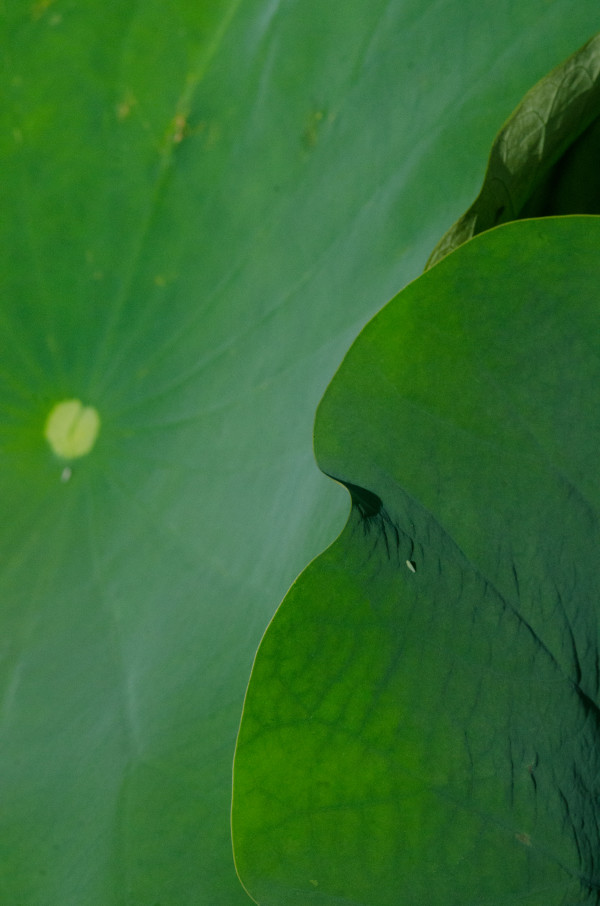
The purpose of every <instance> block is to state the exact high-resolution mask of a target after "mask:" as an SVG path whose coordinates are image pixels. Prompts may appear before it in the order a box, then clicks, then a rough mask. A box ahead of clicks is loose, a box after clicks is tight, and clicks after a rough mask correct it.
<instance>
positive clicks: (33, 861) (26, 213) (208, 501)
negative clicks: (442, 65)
mask: <svg viewBox="0 0 600 906" xmlns="http://www.w3.org/2000/svg"><path fill="white" fill-rule="evenodd" d="M474 11H475V12H477V15H475V14H474ZM480 11H481V7H480V5H477V6H475V5H474V4H473V5H472V6H471V7H466V6H464V5H462V4H461V5H460V6H456V5H455V4H445V5H443V8H442V9H440V6H439V4H438V3H426V4H423V2H421V0H418V2H417V0H414V2H412V0H411V2H407V0H392V2H383V0H376V2H369V3H365V2H364V0H351V2H344V3H340V2H333V3H328V4H323V3H322V2H320V0H302V2H297V0H286V2H283V0H281V2H277V0H212V2H210V3H198V2H195V0H175V2H172V3H169V4H168V5H167V4H165V3H164V2H162V0H148V2H145V3H143V4H140V3H137V2H133V0H103V2H102V3H100V2H99V0H89V2H87V3H85V4H75V3H73V2H70V0H39V2H38V0H35V2H32V3H20V4H15V3H7V4H4V5H3V6H2V10H1V16H2V19H1V28H2V33H3V38H4V40H3V42H2V44H3V50H4V52H3V64H2V65H3V67H4V69H3V72H4V86H5V92H4V97H3V102H2V109H1V111H0V116H1V128H0V157H1V160H2V177H3V178H2V181H1V182H2V185H1V193H2V194H1V206H2V207H1V209H2V217H0V255H1V259H2V265H1V268H0V272H1V274H2V295H1V296H0V349H1V350H2V354H1V356H0V388H1V392H0V456H1V461H2V470H1V472H0V500H1V501H2V511H3V514H4V519H3V520H2V525H1V527H0V557H1V563H2V570H1V574H0V602H1V624H0V625H1V628H2V639H3V647H2V659H1V662H0V664H1V674H0V683H1V689H2V711H1V716H2V719H1V722H0V732H1V750H2V772H1V776H2V784H3V794H2V796H3V798H2V809H1V812H0V841H1V848H2V853H3V871H2V875H1V877H0V900H1V901H2V902H5V903H7V904H10V906H13V904H19V906H40V904H44V906H65V904H70V903H77V904H79V903H85V904H86V906H116V904H118V906H120V904H127V906H137V904H140V906H154V904H155V903H160V904H161V906H186V904H190V906H204V904H206V906H237V904H238V903H240V904H241V903H244V902H247V897H246V895H245V894H244V892H243V890H242V889H241V888H240V886H239V883H238V881H237V878H236V876H235V872H234V868H233V861H232V857H231V842H230V831H229V806H230V789H231V761H232V753H233V748H234V744H235V735H236V730H237V725H238V721H239V714H240V711H241V706H242V699H243V692H244V688H245V685H246V679H247V675H248V672H249V670H250V666H251V660H252V655H253V653H254V651H255V648H256V645H257V644H258V641H259V639H260V636H261V633H262V631H263V629H264V626H265V625H266V623H267V621H268V619H269V618H270V616H271V615H272V613H273V611H274V610H275V607H276V605H277V603H278V601H279V600H281V597H282V596H283V594H284V592H285V590H286V588H287V587H288V586H289V584H290V582H291V581H292V580H293V578H294V576H295V575H296V574H297V573H298V571H299V570H300V569H301V568H302V566H303V564H304V563H306V562H307V561H308V560H309V559H310V558H311V557H312V556H314V555H315V554H316V552H317V551H319V550H321V549H322V547H323V545H324V544H326V543H327V542H328V541H329V540H330V539H331V538H332V537H334V535H335V533H336V532H337V531H339V528H340V526H341V524H342V522H343V520H344V518H345V513H346V510H347V504H346V500H345V496H344V495H343V494H342V493H341V492H339V489H336V488H335V487H333V486H331V487H330V484H331V483H330V482H327V481H326V480H325V479H324V478H322V476H320V475H319V473H318V471H317V469H316V468H315V467H314V462H313V460H312V455H311V425H312V419H313V413H314V410H315V407H316V405H317V401H318V399H319V398H320V396H321V394H322V392H323V389H324V388H325V386H326V385H327V382H328V381H329V379H330V377H331V375H332V373H333V370H334V369H335V366H336V363H337V362H338V361H339V359H340V357H341V355H342V354H343V351H344V350H345V349H346V348H347V346H348V344H349V342H350V341H351V339H352V337H354V336H355V334H356V332H357V331H358V329H359V328H360V326H361V325H362V324H363V323H364V322H365V320H366V319H367V318H368V317H370V316H371V315H372V314H373V313H374V312H375V311H376V310H377V309H378V308H379V307H380V306H381V305H382V304H383V303H384V302H386V301H387V299H389V298H390V297H391V295H392V294H393V293H394V292H395V291H396V290H397V288H398V287H399V286H401V285H403V284H404V283H405V282H406V281H407V280H409V279H411V278H412V277H414V276H415V275H416V274H417V273H418V272H419V271H420V269H421V268H422V267H423V264H424V261H425V258H426V255H427V252H428V250H429V249H430V248H431V247H432V245H433V242H434V241H435V238H436V237H437V236H439V235H440V234H441V233H442V232H443V230H444V229H445V228H446V227H447V226H448V224H449V223H451V222H452V220H453V219H454V218H455V216H456V212H457V211H459V210H461V209H462V208H463V207H464V206H466V204H467V202H468V199H469V198H470V197H472V195H473V192H474V189H475V186H476V184H477V181H478V179H480V176H481V172H480V171H479V170H478V169H477V168H478V166H479V162H480V161H481V160H482V159H483V157H482V155H483V154H484V152H485V149H486V148H487V147H489V144H490V141H491V139H492V137H493V134H494V132H495V130H496V127H497V123H498V121H500V122H501V121H502V119H503V118H504V117H505V116H506V115H507V114H508V113H509V111H510V110H511V109H512V107H514V105H515V103H516V102H517V101H518V99H519V97H521V96H522V94H523V92H524V91H525V90H526V89H527V87H528V86H529V85H530V84H532V83H533V81H535V79H536V78H539V77H540V76H541V75H542V74H543V73H544V72H546V71H547V70H548V69H549V68H550V67H551V66H552V65H555V64H556V63H557V62H558V61H559V60H560V59H562V58H563V57H564V56H565V55H566V54H567V53H569V52H570V51H571V50H572V48H573V47H577V46H578V45H579V44H581V43H582V42H583V41H584V40H585V39H586V37H587V36H588V35H589V34H591V33H592V32H593V31H594V30H595V28H596V27H597V24H596V20H597V7H596V3H595V2H592V0H582V2H581V3H580V4H578V7H577V10H576V11H575V12H573V10H572V9H571V4H570V3H567V2H566V0H564V2H563V0H557V2H555V3H553V4H552V8H551V9H549V8H548V4H547V3H546V0H527V2H525V3H522V2H521V3H519V4H514V3H512V2H508V0H502V2H499V3H495V4H493V5H492V4H490V8H489V11H488V13H489V17H488V18H487V19H486V20H485V21H484V18H483V17H481V16H480V15H479V13H480ZM566 11H568V12H569V15H568V16H566ZM565 19H566V20H567V21H566V22H565ZM490 28H493V30H494V34H495V43H494V46H493V47H492V46H490V45H489V43H488V40H487V38H488V34H489V30H490ZM432 59H436V60H439V59H444V60H447V61H448V71H447V73H446V74H445V77H444V78H443V79H440V78H439V73H438V71H437V70H436V68H435V67H433V66H432V65H431V60H432ZM424 212H426V216H425V214H424ZM68 401H77V402H78V405H76V406H75V407H74V408H73V410H69V411H72V412H83V411H92V410H93V411H95V412H96V413H97V415H98V419H99V430H98V433H97V435H96V436H95V439H94V440H93V446H92V447H91V448H90V449H89V452H87V453H84V454H82V455H79V456H76V457H75V458H66V459H65V458H60V457H57V456H56V455H55V453H53V452H52V449H51V447H50V445H49V443H48V441H47V438H46V436H45V434H47V432H48V418H49V416H50V413H51V412H52V411H53V410H54V407H55V406H56V405H57V404H60V403H62V402H68ZM70 417H72V418H73V422H68V424H66V423H63V425H62V428H61V431H63V434H61V435H60V436H61V437H62V441H63V442H64V443H62V442H61V445H60V448H59V449H62V450H63V451H67V452H69V451H70V452H71V453H72V452H74V451H75V452H77V451H79V450H81V445H80V444H78V443H75V441H74V438H75V436H76V433H75V435H73V434H72V432H73V431H74V430H75V429H74V424H75V421H76V418H77V416H70ZM67 421H68V420H67ZM65 425H66V426H65ZM50 434H51V436H53V435H52V432H50ZM59 434H60V432H59ZM65 435H66V440H65ZM88 440H89V438H88ZM83 447H84V448H85V444H84V445H83ZM55 449H56V447H55ZM336 491H338V493H336Z"/></svg>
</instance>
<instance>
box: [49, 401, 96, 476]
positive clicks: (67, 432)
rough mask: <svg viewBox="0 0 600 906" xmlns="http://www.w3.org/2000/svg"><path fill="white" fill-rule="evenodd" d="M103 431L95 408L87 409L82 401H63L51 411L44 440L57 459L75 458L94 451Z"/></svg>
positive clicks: (89, 407) (88, 407)
mask: <svg viewBox="0 0 600 906" xmlns="http://www.w3.org/2000/svg"><path fill="white" fill-rule="evenodd" d="M99 430H100V416H99V415H98V412H97V411H96V409H94V407H93V406H84V405H83V403H81V401H80V400H63V401H62V402H61V403H57V404H56V405H55V406H54V407H53V408H52V409H51V411H50V414H49V416H48V418H47V419H46V425H45V428H44V437H45V438H46V440H47V441H48V443H49V444H50V447H51V448H52V451H53V452H54V453H56V455H57V456H60V457H62V458H63V459H75V458H76V457H78V456H85V454H86V453H89V452H90V450H91V449H92V447H93V446H94V444H95V442H96V438H97V437H98V431H99ZM64 474H65V472H64V471H63V475H64ZM69 477H70V475H69ZM64 480H65V479H64V478H63V481H64ZM66 480H68V479H66Z"/></svg>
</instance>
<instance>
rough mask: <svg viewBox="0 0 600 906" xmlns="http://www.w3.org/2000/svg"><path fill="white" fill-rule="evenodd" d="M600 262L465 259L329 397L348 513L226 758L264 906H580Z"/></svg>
mask: <svg viewBox="0 0 600 906" xmlns="http://www.w3.org/2000/svg"><path fill="white" fill-rule="evenodd" d="M599 242H600V219H598V218H586V217H572V218H571V217H569V218H556V219H544V220H529V221H519V222H515V223H511V224H508V225H506V226H503V227H500V228H498V229H496V230H493V231H490V232H487V233H484V234H483V235H481V236H479V237H476V238H475V239H473V240H472V241H471V242H469V243H467V244H466V245H464V246H463V247H461V248H460V249H458V250H457V251H456V252H455V253H454V254H453V255H450V256H448V257H447V258H446V259H444V261H442V262H440V264H438V265H437V266H436V267H435V268H433V269H432V270H430V271H428V272H426V273H425V274H424V275H423V276H422V277H421V278H419V279H418V280H417V281H415V282H414V283H412V284H411V285H410V286H409V287H407V288H406V289H405V290H404V291H402V292H401V293H400V294H399V295H398V296H397V297H396V298H395V299H394V300H393V301H392V302H390V303H389V304H388V305H387V306H386V307H385V308H384V309H383V311H382V312H381V313H380V314H379V315H377V317H375V318H374V320H373V321H371V323H370V324H369V325H368V326H367V327H366V328H365V329H364V330H363V332H362V333H361V335H360V336H359V338H358V340H357V341H356V343H355V344H354V346H353V347H352V348H351V350H350V352H349V353H348V355H347V356H346V358H345V360H344V362H343V364H342V366H341V368H340V370H339V372H338V373H337V375H336V376H335V378H334V380H333V381H332V383H331V385H330V387H329V388H328V390H327V392H326V394H325V397H324V399H323V401H322V403H321V405H320V407H319V410H318V414H317V422H316V428H315V446H316V452H317V457H318V460H319V464H320V466H321V468H322V469H323V470H324V471H325V472H327V473H328V474H330V475H331V476H333V477H335V478H336V479H337V480H338V481H341V482H343V483H344V484H346V485H347V486H348V487H349V488H350V491H351V494H352V498H353V507H352V512H351V515H350V518H349V521H348V523H347V525H346V528H345V529H344V531H343V533H342V534H341V536H340V537H339V539H338V540H337V541H336V542H335V543H334V544H333V545H332V546H331V547H330V548H329V549H328V550H327V551H326V552H325V553H324V554H323V555H322V556H321V557H319V558H318V559H317V560H315V561H314V562H313V563H312V564H311V565H310V566H309V567H308V569H307V570H306V571H305V573H303V574H302V575H301V576H300V578H299V579H298V580H297V582H296V583H295V585H294V586H293V588H292V589H291V591H290V592H289V594H288V596H287V597H286V599H285V601H284V602H283V604H282V605H281V607H280V609H279V611H278V612H277V614H276V616H275V618H274V620H273V621H272V623H271V625H270V627H269V629H268V632H267V633H266V635H265V637H264V639H263V642H262V644H261V647H260V649H259V652H258V654H257V657H256V661H255V665H254V668H253V672H252V677H251V681H250V685H249V688H248V693H247V697H246V703H245V707H244V716H243V720H242V724H241V729H240V735H239V739H238V747H237V754H236V762H235V773H234V803H233V827H234V842H235V849H236V861H237V865H238V870H239V871H240V874H241V877H242V879H243V880H244V883H245V884H246V886H247V888H248V890H249V891H250V892H251V894H252V896H253V897H255V899H256V900H257V902H259V903H260V904H261V906H275V904H278V906H279V904H292V903H313V902H314V903H315V904H317V903H318V904H328V906H333V904H334V903H335V904H354V906H358V904H361V906H396V904H398V903H427V904H431V906H476V904H477V906H478V904H482V903H486V904H490V906H513V904H515V903H517V902H518V903H523V904H527V906H565V904H569V906H574V904H576V903H578V904H579V903H585V904H588V906H592V904H594V903H597V902H598V891H599V890H600V873H599V869H598V861H597V854H598V852H599V850H600V834H599V831H598V827H599V820H598V819H599V811H598V793H599V787H598V778H599V777H600V745H599V742H600V735H599V733H600V689H599V673H598V664H599V650H598V648H599V646H598V642H599V619H598V600H599V598H600V583H599V581H598V556H597V551H598V546H599V544H600V518H599V517H600V482H599V481H598V477H597V476H598V469H597V457H598V449H599V448H600V416H599V412H600V405H599V402H600V401H599V400H598V393H597V388H598V387H599V386H600V334H599V332H598V330H597V287H598V281H599V280H600V264H599V261H598V255H597V249H598V243H599Z"/></svg>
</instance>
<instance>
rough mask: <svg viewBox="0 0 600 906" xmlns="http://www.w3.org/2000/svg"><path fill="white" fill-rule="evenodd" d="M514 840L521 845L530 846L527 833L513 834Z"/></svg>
mask: <svg viewBox="0 0 600 906" xmlns="http://www.w3.org/2000/svg"><path fill="white" fill-rule="evenodd" d="M515 840H518V841H519V843H522V844H523V846H531V837H530V836H529V834H515Z"/></svg>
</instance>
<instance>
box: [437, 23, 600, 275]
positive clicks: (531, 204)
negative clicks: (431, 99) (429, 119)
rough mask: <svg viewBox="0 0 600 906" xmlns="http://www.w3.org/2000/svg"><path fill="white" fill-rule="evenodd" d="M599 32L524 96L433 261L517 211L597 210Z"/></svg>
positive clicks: (599, 190) (599, 197)
mask: <svg viewBox="0 0 600 906" xmlns="http://www.w3.org/2000/svg"><path fill="white" fill-rule="evenodd" d="M599 142H600V35H596V36H595V37H593V38H590V40H589V41H588V42H587V43H586V44H585V45H584V47H582V48H581V49H580V50H578V51H577V52H576V53H574V54H573V55H572V56H570V57H569V59H568V60H565V62H564V63H561V65H560V66H557V67H556V69H554V70H553V71H552V72H551V73H549V74H548V75H547V76H546V77H545V78H543V79H542V80H541V82H539V83H538V84H537V85H535V86H534V87H533V88H532V89H531V91H529V92H528V93H527V94H526V96H525V97H524V99H523V101H522V102H521V103H520V104H519V106H518V107H517V109H516V110H515V112H514V113H513V114H512V116H511V117H509V119H508V122H507V123H506V124H505V125H504V126H503V127H502V129H501V130H500V132H499V134H498V135H497V137H496V139H495V140H494V144H493V145H492V150H491V153H490V159H489V162H488V166H487V170H486V174H485V179H484V181H483V186H482V188H481V192H480V193H479V195H478V196H477V198H476V199H475V201H474V202H473V204H472V205H471V207H470V208H469V210H468V211H466V212H465V213H464V214H463V215H462V217H461V218H460V219H459V220H458V221H457V222H456V223H455V224H454V226H453V227H451V229H450V230H448V232H447V233H446V234H445V235H444V236H443V237H442V238H441V239H440V241H439V242H438V244H437V245H436V247H435V248H434V250H433V252H432V253H431V255H430V257H429V260H428V262H427V267H431V266H432V265H434V264H435V263H436V262H437V261H439V260H440V259H441V258H443V257H444V255H447V254H448V253H449V252H451V251H452V250H453V249H455V248H457V247H458V246H459V245H461V244H462V243H463V242H465V241H466V240H467V239H470V238H471V237H472V236H475V235H477V234H478V233H481V232H483V231H484V230H489V229H491V228H492V227H494V226H498V225H499V224H501V223H508V221H510V220H516V219H517V218H520V217H535V216H545V217H548V216H551V215H553V214H554V215H556V214H597V213H599V212H600V182H599V179H600V177H599V175H598V173H599V168H598V153H599V148H600V145H599Z"/></svg>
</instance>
